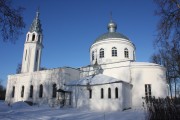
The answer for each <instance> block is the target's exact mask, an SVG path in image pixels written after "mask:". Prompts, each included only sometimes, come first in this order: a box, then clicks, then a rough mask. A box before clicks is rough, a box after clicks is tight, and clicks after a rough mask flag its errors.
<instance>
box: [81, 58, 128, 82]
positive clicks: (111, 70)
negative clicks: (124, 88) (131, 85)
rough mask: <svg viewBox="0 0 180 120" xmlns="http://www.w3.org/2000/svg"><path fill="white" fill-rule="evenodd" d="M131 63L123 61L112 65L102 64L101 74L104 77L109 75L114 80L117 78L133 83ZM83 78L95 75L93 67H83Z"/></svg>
mask: <svg viewBox="0 0 180 120" xmlns="http://www.w3.org/2000/svg"><path fill="white" fill-rule="evenodd" d="M130 64H131V62H130V61H121V62H117V63H111V64H102V65H100V69H101V70H100V72H101V73H102V74H103V75H107V76H110V77H113V78H116V79H118V80H122V81H125V82H131V76H130V67H131V66H130ZM80 70H81V73H80V76H81V78H83V77H86V76H88V75H92V74H93V73H94V71H93V67H83V68H81V69H80ZM89 70H90V71H89Z"/></svg>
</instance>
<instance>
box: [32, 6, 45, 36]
mask: <svg viewBox="0 0 180 120" xmlns="http://www.w3.org/2000/svg"><path fill="white" fill-rule="evenodd" d="M29 31H30V32H37V33H42V28H41V23H40V19H39V8H38V9H37V12H36V17H35V19H34V20H33V22H32V24H31V27H30V29H29Z"/></svg>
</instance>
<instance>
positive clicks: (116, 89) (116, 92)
mask: <svg viewBox="0 0 180 120" xmlns="http://www.w3.org/2000/svg"><path fill="white" fill-rule="evenodd" d="M115 98H118V88H117V87H116V88H115Z"/></svg>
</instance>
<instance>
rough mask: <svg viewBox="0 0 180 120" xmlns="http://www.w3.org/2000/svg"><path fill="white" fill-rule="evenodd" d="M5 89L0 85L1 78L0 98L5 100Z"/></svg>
mask: <svg viewBox="0 0 180 120" xmlns="http://www.w3.org/2000/svg"><path fill="white" fill-rule="evenodd" d="M5 95H6V89H5V88H4V86H3V85H2V79H0V100H5Z"/></svg>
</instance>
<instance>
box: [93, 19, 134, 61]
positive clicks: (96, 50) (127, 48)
mask: <svg viewBox="0 0 180 120" xmlns="http://www.w3.org/2000/svg"><path fill="white" fill-rule="evenodd" d="M107 29H108V32H107V33H104V34H102V35H100V36H99V37H98V38H97V39H96V40H95V41H94V43H93V44H92V45H91V47H90V63H91V65H94V64H96V63H97V64H109V63H116V62H121V61H135V46H134V44H133V43H132V42H131V41H130V40H129V38H128V37H126V36H125V35H123V34H121V33H119V32H116V29H117V24H116V23H115V22H114V21H112V20H111V21H110V22H109V23H108V25H107Z"/></svg>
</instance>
